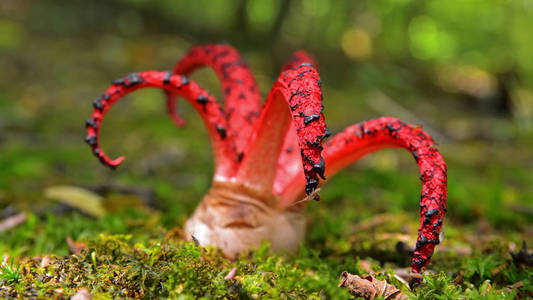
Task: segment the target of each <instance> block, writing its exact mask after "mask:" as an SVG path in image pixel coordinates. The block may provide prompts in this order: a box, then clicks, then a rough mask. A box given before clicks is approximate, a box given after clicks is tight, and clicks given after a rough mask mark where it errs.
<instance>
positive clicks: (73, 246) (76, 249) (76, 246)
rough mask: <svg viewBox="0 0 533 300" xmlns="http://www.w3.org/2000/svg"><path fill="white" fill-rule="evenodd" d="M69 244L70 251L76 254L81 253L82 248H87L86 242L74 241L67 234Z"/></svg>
mask: <svg viewBox="0 0 533 300" xmlns="http://www.w3.org/2000/svg"><path fill="white" fill-rule="evenodd" d="M67 245H68V250H69V251H70V253H71V254H76V255H80V254H81V250H83V249H85V248H87V245H86V244H85V243H82V242H76V241H73V240H72V238H71V237H70V236H67Z"/></svg>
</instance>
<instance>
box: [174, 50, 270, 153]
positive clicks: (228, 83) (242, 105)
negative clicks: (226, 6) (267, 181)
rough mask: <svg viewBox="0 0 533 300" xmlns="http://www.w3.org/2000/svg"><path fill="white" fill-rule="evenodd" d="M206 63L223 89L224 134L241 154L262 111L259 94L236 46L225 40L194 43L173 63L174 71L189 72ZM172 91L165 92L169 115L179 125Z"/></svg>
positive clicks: (179, 121) (186, 73)
mask: <svg viewBox="0 0 533 300" xmlns="http://www.w3.org/2000/svg"><path fill="white" fill-rule="evenodd" d="M204 66H209V67H211V68H212V69H213V70H214V71H215V72H216V74H217V76H218V78H219V79H220V82H221V85H222V91H223V93H224V115H225V116H226V118H227V119H228V128H227V134H228V136H229V137H231V139H232V141H233V143H234V145H235V151H236V155H238V156H239V155H242V154H241V153H243V152H244V148H245V147H246V145H247V144H248V140H249V138H250V134H251V133H252V130H253V125H254V123H255V120H256V119H257V117H258V116H259V113H260V111H261V94H260V91H259V88H258V87H257V83H256V81H255V78H254V76H253V74H252V72H251V71H250V69H249V68H248V65H247V64H246V62H245V61H244V60H243V59H242V57H241V55H240V54H239V52H237V50H235V48H233V47H232V46H230V45H227V44H209V45H201V46H196V47H193V48H192V49H191V50H190V51H189V52H188V53H187V54H186V55H185V56H184V57H183V58H182V59H181V60H180V61H179V62H178V63H177V65H176V66H175V67H174V70H173V73H174V74H183V75H189V74H191V73H192V72H194V71H195V70H196V69H198V68H201V67H204ZM175 106H176V98H175V95H173V94H172V93H169V94H168V95H167V107H168V110H169V113H170V116H171V117H172V119H173V120H174V122H175V123H176V125H178V126H183V125H184V121H183V119H182V118H180V117H179V116H178V114H177V111H176V108H175Z"/></svg>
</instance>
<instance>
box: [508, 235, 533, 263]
mask: <svg viewBox="0 0 533 300" xmlns="http://www.w3.org/2000/svg"><path fill="white" fill-rule="evenodd" d="M509 254H510V255H511V257H512V258H513V263H514V264H515V265H516V266H518V267H533V253H529V251H528V250H527V244H526V241H522V248H521V249H520V251H518V252H516V253H513V252H509Z"/></svg>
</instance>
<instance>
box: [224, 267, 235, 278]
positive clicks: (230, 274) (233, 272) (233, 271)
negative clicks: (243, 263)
mask: <svg viewBox="0 0 533 300" xmlns="http://www.w3.org/2000/svg"><path fill="white" fill-rule="evenodd" d="M235 274H237V267H233V269H231V271H229V273H228V275H226V277H224V279H233V278H234V277H235Z"/></svg>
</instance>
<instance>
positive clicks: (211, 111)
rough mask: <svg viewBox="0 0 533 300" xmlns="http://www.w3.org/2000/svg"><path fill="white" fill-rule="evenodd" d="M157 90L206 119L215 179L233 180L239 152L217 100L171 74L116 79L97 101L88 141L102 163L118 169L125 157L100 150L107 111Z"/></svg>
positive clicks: (138, 74) (135, 75)
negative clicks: (134, 94)
mask: <svg viewBox="0 0 533 300" xmlns="http://www.w3.org/2000/svg"><path fill="white" fill-rule="evenodd" d="M148 87H155V88H160V89H163V90H165V91H169V92H171V93H175V94H178V95H180V96H181V97H183V98H185V99H187V100H188V101H189V103H190V104H191V105H192V106H193V107H194V108H195V109H196V111H197V112H198V113H199V114H200V116H201V117H202V119H203V121H204V124H205V126H206V128H207V132H208V134H209V137H210V140H211V146H212V148H213V152H214V157H215V177H217V176H218V177H229V176H231V175H233V174H232V172H235V164H236V160H235V159H234V157H235V153H234V152H233V149H232V147H231V144H230V143H228V141H227V139H226V130H227V129H226V128H228V125H227V120H226V118H225V117H224V115H223V114H222V110H221V109H220V106H219V105H218V103H217V101H216V100H215V99H214V98H213V97H212V96H210V95H209V94H207V92H205V91H204V90H203V89H202V88H201V87H199V86H198V85H197V84H196V83H194V82H193V81H190V80H189V79H188V78H187V77H185V76H183V75H172V74H171V73H170V72H158V71H147V72H140V73H131V74H129V75H128V76H127V77H124V78H120V79H117V80H114V81H113V83H112V85H111V86H110V87H109V88H108V89H107V91H106V92H105V93H104V94H103V95H102V96H100V97H98V98H97V99H95V100H94V102H93V106H94V111H93V113H92V115H91V118H89V119H88V120H87V122H86V125H87V137H86V139H85V140H86V142H87V143H88V144H89V145H90V146H91V148H92V151H93V153H94V155H95V156H97V157H98V158H99V159H100V161H101V162H102V163H103V164H105V165H107V166H109V167H111V168H115V167H117V166H118V165H120V164H121V163H122V161H123V160H124V157H119V158H117V159H115V160H112V159H110V158H109V157H108V156H107V155H106V154H105V153H104V151H103V150H102V149H101V147H100V141H99V135H100V130H101V123H102V121H103V119H104V116H105V114H106V113H107V111H108V110H109V109H110V108H111V107H112V106H113V104H115V103H116V102H117V101H118V100H119V99H121V98H122V97H124V96H125V95H127V94H129V93H131V92H133V91H135V90H138V89H142V88H148Z"/></svg>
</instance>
